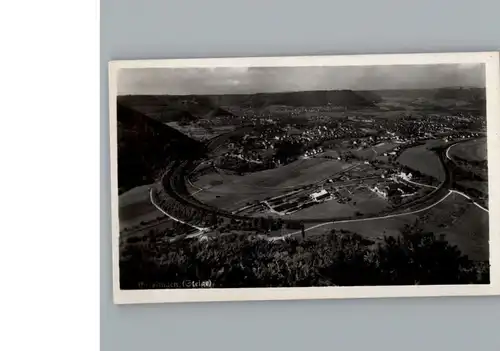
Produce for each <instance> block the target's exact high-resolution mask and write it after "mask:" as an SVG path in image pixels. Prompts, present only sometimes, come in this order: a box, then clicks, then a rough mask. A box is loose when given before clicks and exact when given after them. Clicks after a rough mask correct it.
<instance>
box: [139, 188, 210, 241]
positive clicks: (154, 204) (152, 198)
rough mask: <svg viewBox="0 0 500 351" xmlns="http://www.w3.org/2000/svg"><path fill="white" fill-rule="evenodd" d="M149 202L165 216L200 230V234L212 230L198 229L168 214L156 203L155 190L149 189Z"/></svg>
mask: <svg viewBox="0 0 500 351" xmlns="http://www.w3.org/2000/svg"><path fill="white" fill-rule="evenodd" d="M149 200H150V201H151V203H152V204H153V206H154V207H156V208H157V209H158V211H160V212H161V213H163V214H164V215H165V216H167V217H169V218H170V219H171V220H173V221H176V222H179V223H182V224H185V225H187V226H189V227H191V228H194V229H196V230H198V231H199V232H200V233H204V232H207V231H209V230H210V228H202V227H198V226H195V225H192V224H191V223H187V222H184V221H183V220H181V219H179V218H176V217H174V216H172V215H171V214H169V213H168V212H166V211H165V210H163V209H162V208H161V207H160V206H159V205H158V204H157V203H156V201H155V200H154V197H153V188H151V189H149Z"/></svg>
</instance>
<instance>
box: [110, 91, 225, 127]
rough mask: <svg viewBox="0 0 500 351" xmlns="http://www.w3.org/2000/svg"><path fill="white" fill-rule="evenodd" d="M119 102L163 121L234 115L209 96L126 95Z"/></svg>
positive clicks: (120, 97)
mask: <svg viewBox="0 0 500 351" xmlns="http://www.w3.org/2000/svg"><path fill="white" fill-rule="evenodd" d="M118 102H119V103H120V104H121V105H123V106H127V107H129V108H131V109H133V110H136V111H139V112H141V113H143V114H144V115H146V116H147V117H150V118H153V119H155V120H157V121H160V122H162V123H169V122H180V123H190V122H195V121H197V120H199V119H201V118H211V117H215V116H233V117H234V115H232V114H231V113H230V112H228V111H226V110H224V109H223V108H221V107H220V106H219V105H217V104H215V102H214V101H213V99H212V98H210V97H208V96H194V95H193V96H180V95H177V96H176V95H124V96H119V97H118Z"/></svg>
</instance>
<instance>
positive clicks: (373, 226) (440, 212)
mask: <svg viewBox="0 0 500 351" xmlns="http://www.w3.org/2000/svg"><path fill="white" fill-rule="evenodd" d="M415 223H418V227H421V228H422V229H423V230H424V231H429V232H431V233H434V234H435V235H436V236H438V237H439V236H440V235H444V237H445V239H446V240H448V241H449V242H450V243H451V244H453V245H457V246H458V248H459V249H460V250H461V251H462V252H463V253H464V254H466V255H469V257H470V258H471V259H474V260H488V258H489V250H488V238H487V236H488V225H489V224H488V213H487V212H485V211H483V210H481V209H479V208H478V207H476V206H474V205H472V204H471V203H469V202H468V201H466V199H465V198H464V197H462V196H460V195H458V194H452V195H450V196H449V197H448V198H447V199H446V200H444V201H442V202H441V203H439V204H438V205H436V206H434V207H433V208H432V209H430V210H429V211H425V212H421V213H418V214H411V215H405V216H400V217H393V218H386V219H376V220H370V221H368V222H366V221H358V222H348V223H337V224H325V225H321V226H318V227H316V228H314V229H311V230H308V231H307V235H321V234H324V233H327V232H329V231H331V230H332V229H336V230H341V229H344V230H348V231H352V232H355V233H358V234H361V235H363V236H365V237H367V238H369V239H372V240H373V239H375V240H376V239H381V238H382V237H383V236H389V235H392V236H398V235H400V233H401V230H402V229H403V228H404V227H405V225H414V224H415ZM367 224H368V225H367ZM310 227H311V226H310ZM306 228H307V227H306ZM485 236H486V237H485Z"/></svg>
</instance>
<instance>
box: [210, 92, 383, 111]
mask: <svg viewBox="0 0 500 351" xmlns="http://www.w3.org/2000/svg"><path fill="white" fill-rule="evenodd" d="M363 95H364V93H357V92H354V91H352V90H329V91H299V92H285V93H260V94H247V95H243V94H242V95H218V96H210V98H211V100H212V101H214V103H215V104H217V105H222V106H224V105H226V106H231V105H233V106H235V105H237V106H242V107H252V108H264V107H267V106H272V105H285V106H297V107H315V106H325V105H327V104H331V105H335V106H345V107H351V108H357V107H369V106H373V105H374V102H373V101H374V100H377V99H373V98H374V95H371V96H370V97H369V98H365V97H364V96H363Z"/></svg>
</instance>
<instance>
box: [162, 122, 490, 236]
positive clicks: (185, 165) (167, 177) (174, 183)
mask: <svg viewBox="0 0 500 351" xmlns="http://www.w3.org/2000/svg"><path fill="white" fill-rule="evenodd" d="M247 128H251V127H242V128H240V129H237V130H235V131H233V132H230V133H226V134H224V135H222V136H219V137H216V138H213V139H212V140H211V141H210V142H209V144H210V146H209V149H212V150H213V148H214V147H215V148H217V147H218V146H220V145H221V144H222V143H223V142H224V141H225V140H227V138H228V137H229V136H231V135H234V134H238V133H240V132H241V131H242V130H244V129H247ZM227 134H229V136H228V135H227ZM214 139H215V140H214ZM468 140H470V139H468ZM468 140H463V141H468ZM463 141H458V142H456V143H454V144H453V145H450V146H449V147H448V149H447V150H446V152H445V153H443V152H440V160H441V162H442V163H443V166H444V168H445V171H446V179H445V181H443V182H442V183H441V184H440V186H438V187H435V186H430V185H424V184H419V183H416V182H414V183H415V184H417V185H421V186H427V187H431V188H433V189H434V190H433V191H432V192H431V193H429V194H427V195H425V196H424V197H422V198H419V199H416V200H415V201H412V202H411V203H407V204H404V205H402V206H400V207H398V209H397V210H396V211H393V213H389V214H386V215H378V216H373V215H371V216H363V217H358V218H351V217H346V218H307V219H285V218H283V219H282V221H283V223H284V224H288V223H294V224H297V223H319V224H317V225H315V226H312V227H310V228H308V229H307V230H311V229H314V228H318V227H320V226H322V225H327V224H333V223H350V222H361V221H372V220H379V219H387V218H393V217H399V216H406V215H410V214H416V213H420V212H423V211H426V210H428V209H430V208H432V207H434V206H436V205H437V204H439V203H440V202H442V201H443V200H444V199H446V198H447V197H448V196H449V195H450V194H452V193H457V194H460V195H462V196H465V197H467V198H469V199H470V197H468V196H467V195H465V194H463V193H460V192H458V191H456V190H451V185H452V170H451V169H450V167H449V165H448V164H447V162H446V161H445V160H446V159H449V149H450V148H451V147H453V146H454V145H456V144H457V143H459V142H463ZM192 165H193V164H192V161H189V160H186V161H183V162H179V163H176V164H174V165H173V167H172V168H171V169H170V170H169V171H167V172H165V174H164V175H163V177H162V185H163V189H164V191H166V192H167V194H168V195H169V196H170V197H173V198H174V199H176V200H177V201H179V202H180V203H183V204H185V205H186V206H189V207H194V208H198V209H200V210H203V211H210V212H213V213H216V214H217V215H219V216H222V217H225V218H229V219H236V220H254V219H255V217H251V216H242V215H238V214H236V213H235V212H229V211H226V210H222V209H220V208H215V207H213V206H210V205H207V204H204V203H202V202H200V201H199V200H197V199H195V198H194V197H192V194H190V193H189V191H188V190H187V188H186V183H185V176H184V173H185V172H186V171H188V172H189V170H190V167H192ZM344 171H346V170H344ZM309 186H310V185H309ZM297 188H299V189H301V188H303V186H301V187H297ZM445 189H446V190H448V192H447V194H446V195H445V196H443V197H442V198H441V199H439V200H438V201H436V202H434V203H433V204H431V205H429V206H426V207H424V208H421V209H416V210H413V209H412V207H415V206H418V205H426V204H428V203H429V200H430V199H431V198H432V197H434V196H436V194H438V193H439V192H440V191H441V190H445ZM471 201H472V200H471ZM473 203H474V204H475V205H476V206H478V207H479V208H481V209H483V210H485V211H487V209H485V208H484V207H482V206H481V205H479V204H477V203H475V202H473ZM154 205H155V206H156V207H157V208H159V206H158V205H157V204H154ZM409 209H412V210H411V211H409V212H405V211H407V210H409ZM161 211H162V212H163V213H164V214H166V215H167V216H169V217H170V218H172V219H173V220H176V221H178V222H180V223H184V224H187V225H190V226H191V227H193V228H196V229H197V230H199V231H202V230H204V231H206V230H207V228H201V227H197V226H193V225H191V224H189V223H186V222H184V221H182V220H179V219H178V218H175V217H173V216H171V215H170V214H168V213H166V211H163V210H161ZM395 212H396V213H395ZM299 232H301V231H299ZM293 234H294V233H292V235H293Z"/></svg>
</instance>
